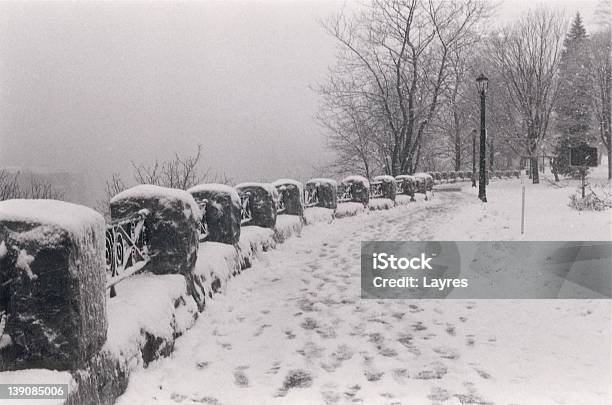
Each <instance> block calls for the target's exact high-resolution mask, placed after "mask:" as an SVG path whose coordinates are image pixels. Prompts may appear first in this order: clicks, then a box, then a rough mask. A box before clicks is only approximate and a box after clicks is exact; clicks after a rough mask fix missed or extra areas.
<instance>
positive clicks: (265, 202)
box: [236, 183, 279, 228]
mask: <svg viewBox="0 0 612 405" xmlns="http://www.w3.org/2000/svg"><path fill="white" fill-rule="evenodd" d="M236 190H237V191H238V194H239V195H248V196H249V201H250V204H251V213H252V214H253V219H252V220H251V221H250V222H249V223H247V224H246V225H255V226H261V227H264V228H274V225H276V215H277V212H276V205H277V204H278V198H279V197H278V191H276V187H274V186H273V185H272V184H270V183H242V184H238V185H237V186H236Z"/></svg>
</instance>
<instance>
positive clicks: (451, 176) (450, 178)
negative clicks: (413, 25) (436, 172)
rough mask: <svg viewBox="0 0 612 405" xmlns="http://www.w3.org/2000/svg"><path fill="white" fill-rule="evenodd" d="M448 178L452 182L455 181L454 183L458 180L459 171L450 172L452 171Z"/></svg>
mask: <svg viewBox="0 0 612 405" xmlns="http://www.w3.org/2000/svg"><path fill="white" fill-rule="evenodd" d="M448 179H449V180H450V181H451V182H453V183H454V182H456V181H457V172H450V173H448Z"/></svg>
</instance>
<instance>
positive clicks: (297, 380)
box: [275, 369, 312, 397]
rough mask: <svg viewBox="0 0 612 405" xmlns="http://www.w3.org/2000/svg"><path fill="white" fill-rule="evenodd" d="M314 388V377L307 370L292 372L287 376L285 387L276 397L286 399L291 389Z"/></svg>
mask: <svg viewBox="0 0 612 405" xmlns="http://www.w3.org/2000/svg"><path fill="white" fill-rule="evenodd" d="M310 386H312V376H311V375H310V373H309V372H307V371H305V370H301V369H298V370H291V371H289V373H288V374H287V375H286V376H285V380H284V381H283V386H282V387H281V388H280V389H279V390H278V392H277V393H276V395H275V396H276V397H284V396H286V395H287V392H289V390H290V389H293V388H308V387H310Z"/></svg>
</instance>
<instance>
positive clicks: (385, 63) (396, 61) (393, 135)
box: [320, 0, 488, 175]
mask: <svg viewBox="0 0 612 405" xmlns="http://www.w3.org/2000/svg"><path fill="white" fill-rule="evenodd" d="M487 12H488V7H487V5H486V3H485V2H484V1H481V0H463V1H453V2H449V1H444V0H427V1H425V0H373V1H372V2H371V3H370V4H369V5H367V6H365V7H364V8H363V9H362V10H361V11H360V12H359V13H358V14H357V15H356V16H355V17H354V18H352V19H349V18H347V17H346V16H345V15H344V14H339V15H337V16H335V17H333V18H331V19H329V20H328V21H327V22H326V23H325V24H324V27H325V29H326V31H327V32H328V33H329V34H330V35H331V36H333V37H334V38H335V39H336V40H337V41H338V43H339V44H340V50H339V52H338V55H337V64H336V66H335V67H334V68H333V69H332V70H331V73H330V82H341V81H342V80H344V81H345V82H348V83H351V84H352V86H351V87H349V88H345V87H342V89H341V91H340V92H336V91H330V89H332V90H334V86H328V87H322V88H321V91H320V92H321V94H322V95H323V96H324V97H325V98H328V99H329V98H333V97H354V98H357V99H359V100H367V103H364V104H365V105H367V106H368V108H367V110H365V111H366V112H367V113H368V115H369V119H368V121H370V120H371V121H372V122H376V125H373V127H374V128H376V132H375V133H373V134H372V136H373V137H374V138H375V140H376V143H377V145H378V147H379V148H380V149H381V154H382V155H384V156H389V157H390V159H389V160H390V165H389V168H388V171H389V173H390V174H393V175H397V174H400V173H412V172H414V171H415V170H416V168H417V165H418V163H419V158H420V156H421V152H422V151H421V140H422V138H423V136H424V134H426V133H427V128H428V124H430V123H431V122H432V120H433V118H434V116H435V114H436V112H437V109H438V105H439V101H440V100H439V99H440V95H441V93H442V92H443V91H444V86H445V81H446V80H447V78H448V74H449V65H450V59H451V55H452V54H453V53H454V52H457V51H458V50H460V49H462V48H467V47H469V46H470V45H471V44H473V43H474V42H475V41H476V40H477V36H476V35H475V31H476V28H477V24H478V23H479V22H480V21H481V20H482V19H483V18H484V17H485V16H486V15H487ZM347 77H348V78H347Z"/></svg>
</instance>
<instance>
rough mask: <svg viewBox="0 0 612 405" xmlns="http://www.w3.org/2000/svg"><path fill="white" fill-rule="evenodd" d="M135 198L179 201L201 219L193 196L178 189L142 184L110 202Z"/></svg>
mask: <svg viewBox="0 0 612 405" xmlns="http://www.w3.org/2000/svg"><path fill="white" fill-rule="evenodd" d="M134 198H158V199H160V200H161V199H167V200H179V201H182V202H183V203H184V204H186V205H187V206H189V207H190V208H191V213H192V215H193V217H194V218H198V219H199V218H201V216H202V214H201V213H200V208H199V206H198V204H197V203H196V202H195V200H194V199H193V196H192V195H191V194H189V193H188V192H186V191H184V190H179V189H176V188H168V187H161V186H155V185H153V184H140V185H138V186H135V187H132V188H128V189H127V190H124V191H122V192H120V193H119V194H117V195H116V196H114V197H113V198H111V200H110V202H111V204H112V203H116V202H118V201H120V200H127V199H134Z"/></svg>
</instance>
